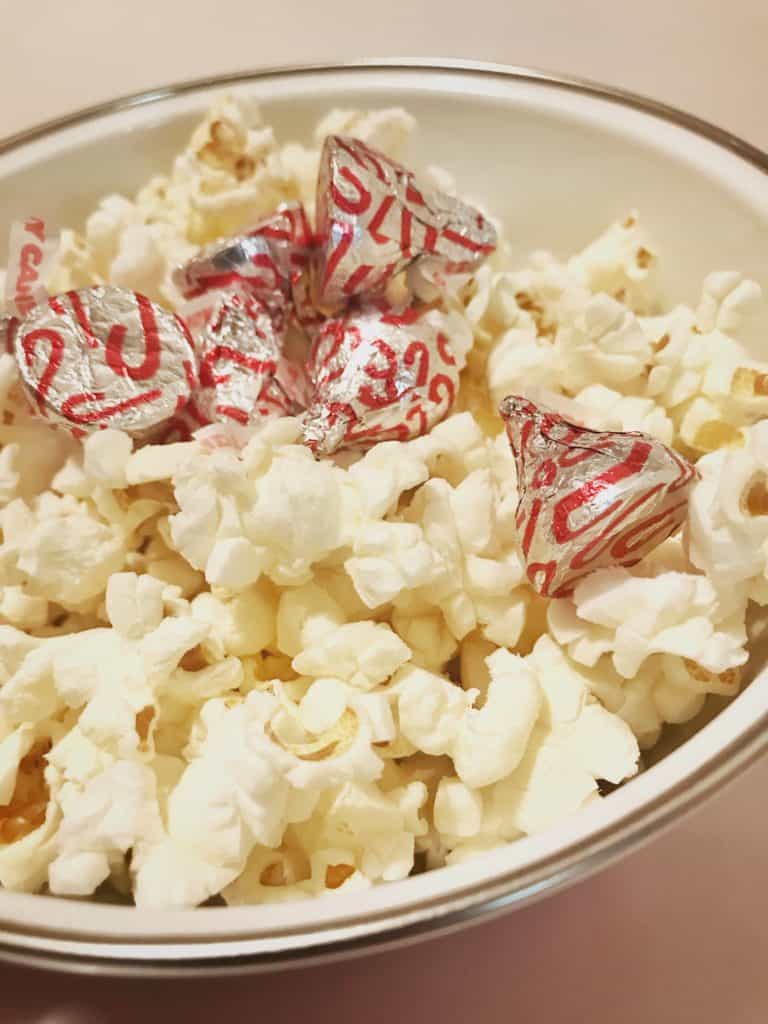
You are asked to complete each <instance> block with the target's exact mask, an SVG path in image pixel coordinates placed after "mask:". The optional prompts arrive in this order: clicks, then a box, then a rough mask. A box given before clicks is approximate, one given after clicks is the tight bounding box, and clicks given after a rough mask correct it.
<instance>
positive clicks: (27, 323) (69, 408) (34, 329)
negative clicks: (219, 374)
mask: <svg viewBox="0 0 768 1024" xmlns="http://www.w3.org/2000/svg"><path fill="white" fill-rule="evenodd" d="M13 347H14V353H15V356H16V361H17V363H18V366H19V372H20V375H21V379H22V381H23V384H24V386H25V388H26V390H27V392H28V395H29V397H30V400H31V402H32V404H33V406H34V407H35V408H36V409H37V410H38V411H40V412H41V413H42V414H43V415H44V416H46V417H47V418H48V419H50V420H51V421H53V422H55V423H59V424H62V425H65V426H67V427H69V429H70V430H71V431H72V432H73V433H74V434H75V435H76V436H79V435H82V434H86V433H91V432H93V431H95V430H99V429H103V428H105V427H114V428H116V429H119V430H124V431H126V433H128V434H131V435H132V436H134V437H136V438H145V437H147V436H149V435H150V434H151V433H152V431H153V430H155V429H156V428H157V427H158V426H159V425H160V424H162V423H163V422H164V421H166V420H168V419H170V418H171V417H172V416H173V415H174V413H176V412H177V411H178V410H179V409H180V408H182V407H183V406H184V405H185V404H186V403H187V401H188V400H189V397H190V395H191V393H192V389H193V387H194V386H195V383H196V379H197V360H196V356H195V353H194V349H193V344H192V339H191V337H190V335H189V331H188V330H187V327H186V325H185V324H184V322H183V321H182V320H181V319H180V318H179V317H177V316H175V315H174V314H173V313H169V312H168V311H167V310H165V309H163V308H162V307H161V306H158V305H157V304H156V303H154V302H151V301H150V300H149V299H147V298H146V297H145V296H143V295H139V294H138V293H136V292H132V291H127V290H126V289H123V288H116V287H113V286H103V287H96V288H82V289H80V290H78V291H72V292H67V293H66V294H63V295H58V296H55V297H54V298H51V299H49V300H48V301H47V303H46V304H45V305H42V306H37V307H35V308H34V309H33V310H32V311H31V312H30V313H29V315H28V316H27V317H25V319H24V320H22V321H21V322H20V323H19V325H18V327H17V329H16V332H15V338H14V340H13Z"/></svg>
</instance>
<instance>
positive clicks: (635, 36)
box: [0, 0, 768, 1024]
mask: <svg viewBox="0 0 768 1024" xmlns="http://www.w3.org/2000/svg"><path fill="white" fill-rule="evenodd" d="M0 13H2V15H3V18H2V28H3V31H4V43H5V45H4V47H3V59H2V62H1V63H0V83H2V86H3V90H2V95H3V99H2V103H0V135H7V134H9V133H11V132H15V131H18V130H20V129H22V128H24V127H27V126H28V125H30V124H32V123H34V122H38V121H41V120H45V119H48V118H50V117H54V116H56V115H59V114H62V113H64V112H66V111H69V110H73V109H75V108H77V107H80V106H83V105H85V104H90V103H94V102H97V101H99V100H102V99H106V98H108V97H110V96H116V95H119V94H121V93H125V92H128V91H133V90H138V89H144V88H148V87H151V86H154V85H158V84H164V83H168V82H172V81H174V80H178V79H184V78H192V77H199V76H204V75H210V74H214V73H216V72H221V71H233V70H241V69H246V68H251V67H258V66H265V65H269V64H281V63H292V62H293V63H295V62H301V61H324V60H335V59H350V60H351V59H355V58H359V57H363V56H395V55H398V56H408V55H411V56H415V55H420V56H424V55H437V54H441V55H448V56H460V57H467V58H481V59H486V60H496V61H503V62H508V63H517V64H532V65H536V66H539V67H544V68H549V69H557V70H562V71H567V72H571V73H573V74H578V75H584V76H588V77H591V78H594V79H599V80H603V81H606V82H611V83H613V84H617V85H621V86H624V87H626V88H630V89H634V90H636V91H640V92H644V93H646V94H648V95H651V96H654V97H656V98H658V99H662V100H665V101H666V102H669V103H672V104H675V105H678V106H681V107H684V108H686V109H688V110H690V111H692V112H694V113H696V114H698V115H700V116H703V117H705V118H708V119H710V120H713V121H716V122H718V123H719V124H721V125H722V126H723V127H726V128H728V129H730V130H731V131H733V132H735V133H736V134H740V135H742V136H744V137H745V138H747V139H749V140H750V141H751V142H753V143H755V144H757V145H760V146H763V147H765V148H768V117H766V114H765V109H766V107H765V104H766V96H767V95H768V3H767V2H766V0H733V2H731V3H728V4H726V3H722V2H717V0H637V2H634V3H628V2H626V0H612V2H606V0H559V2H558V0H533V2H532V3H530V4H528V5H523V4H521V3H520V2H517V3H516V2H514V0H473V2H472V3H471V4H465V3H460V2H458V0H389V2H388V3H379V4H377V5H374V4H372V3H370V2H369V3H364V2H362V0H359V2H357V3H354V2H352V0H326V2H325V3H322V2H319V0H304V2H302V0H280V2H279V3H276V4H267V3H266V2H265V0H220V2H219V3H216V4H214V3H201V2H200V0H185V2H182V0H157V2H154V3H149V2H147V0H134V2H130V0H129V2H125V0H101V2H100V3H96V2H95V0H58V2H56V3H53V2H50V0H40V2H38V3H36V4H31V3H30V4H22V3H18V2H14V3H13V4H11V0H0ZM767 790H768V762H766V761H763V762H762V763H761V764H760V765H759V766H757V767H756V768H755V769H753V770H752V771H751V772H750V773H749V774H748V775H747V776H746V777H744V778H743V779H742V780H740V781H739V782H738V783H737V784H736V785H734V786H732V787H731V788H729V789H728V790H727V791H726V792H725V793H724V794H722V795H721V796H720V797H719V798H717V799H716V800H715V801H714V802H712V803H711V804H710V805H708V807H706V808H705V809H704V810H703V811H700V812H698V813H697V814H695V815H694V816H692V817H691V818H689V819H688V820H687V821H686V822H684V823H683V824H682V825H681V826H680V827H678V828H677V829H676V830H674V831H673V832H672V833H670V834H668V835H667V836H665V837H663V838H662V839H660V840H658V841H657V842H655V843H654V844H652V845H651V846H650V847H648V848H646V849H645V850H643V851H641V852H640V853H638V854H635V855H634V856H632V857H631V858H629V859H628V860H626V861H624V862H622V863H621V864H620V865H618V866H616V867H614V868H612V869H610V870H609V871H606V872H604V873H603V874H601V875H600V876H598V877H597V878H595V879H593V880H591V881H589V882H587V883H585V884H583V885H581V886H579V887H578V888H576V889H573V890H571V891H570V892H568V893H565V894H563V895H560V896H558V897H556V898H553V899H550V900H547V901H545V902H543V903H541V904H539V905H537V906H534V907H531V908H528V909H526V910H524V911H521V912H520V913H517V914H513V915H511V916H508V917H506V918H504V919H502V920H500V921H497V922H495V923H493V924H490V925H484V926H481V927H478V928H476V929H474V930H472V931H470V932H468V933H463V934H462V935H458V936H454V937H451V938H447V939H441V940H439V941H436V942H431V943H427V944H423V945H421V946H419V947H417V948H414V949H410V950H403V951H399V952H395V953H389V954H385V955H381V956H377V957H374V958H369V959H364V960H358V961H353V962H350V963H348V964H343V965H336V966H328V967H324V968H318V969H314V970H312V971H309V972H305V973H303V974H295V973H289V974H283V975H277V976H272V977H264V978H261V977H259V978H252V979H240V980H224V981H221V982H217V983H213V982H208V981H199V982H195V983H187V984H186V985H182V986H179V985H171V984H168V983H163V984H147V983H137V982H109V981H107V982H104V981H96V980H91V979H87V978H86V979H79V978H65V977H62V976H46V977H44V976H41V975H37V974H35V973H33V972H29V971H22V970H20V969H16V968H0V1021H1V1022H2V1024H128V1022H131V1024H133V1022H135V1021H137V1020H140V1021H142V1022H143V1024H154V1022H155V1021H164V1022H166V1021H168V1022H172V1024H175V1022H176V1021H184V1022H185V1024H198V1022H199V1024H207V1022H210V1021H216V1020H218V1019H222V1020H223V1019H230V1020H251V1019H259V1018H262V1019H267V1018H268V1019H269V1021H270V1022H271V1024H281V1022H286V1024H293V1022H299V1021H305V1020H306V1021H309V1020H312V1021H315V1022H317V1024H325V1022H330V1021H331V1020H333V1021H334V1024H352V1022H364V1024H379V1022H381V1024H385V1022H386V1024H393V1022H403V1024H411V1022H412V1021H417V1020H418V1021H419V1022H426V1024H431V1022H432V1021H438V1020H439V1021H441V1022H444V1024H453V1022H457V1024H464V1022H470V1021H471V1022H473V1024H474V1022H477V1024H496V1022H499V1024H501V1022H504V1024H507V1022H508V1021H510V1020H515V1021H519V1022H521V1024H522V1022H525V1024H528V1022H532V1021H536V1022H537V1024H582V1022H586V1021H589V1022H590V1024H616V1022H620V1024H647V1022H649V1021H654V1022H657V1024H668V1022H669V1024H671V1022H674V1024H687V1022H694V1021H695V1022H696V1024H722V1022H723V1021H727V1022H728V1024H760V1022H763V1021H765V1020H768V971H767V970H766V950H765V947H766V944H765V924H764V922H765V919H766V914H767V913H768V895H767V894H768V884H766V867H767V866H768V815H766V811H765V793H766V791H767Z"/></svg>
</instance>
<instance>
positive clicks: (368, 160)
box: [315, 135, 496, 312]
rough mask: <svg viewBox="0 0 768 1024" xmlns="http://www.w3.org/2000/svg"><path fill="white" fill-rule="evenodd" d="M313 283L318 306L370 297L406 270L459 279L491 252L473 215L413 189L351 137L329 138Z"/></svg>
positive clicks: (402, 174)
mask: <svg viewBox="0 0 768 1024" xmlns="http://www.w3.org/2000/svg"><path fill="white" fill-rule="evenodd" d="M317 237H318V250H317V257H316V267H315V277H316V294H317V301H318V303H319V305H320V307H321V308H323V309H325V310H326V311H329V312H335V311H337V310H338V309H339V308H340V307H342V306H343V305H344V304H345V303H347V302H348V301H349V300H350V299H351V298H352V297H353V296H356V295H366V296H369V297H371V296H374V295H376V294H377V293H378V292H380V291H381V290H382V289H383V288H384V287H385V286H386V284H387V282H388V281H389V280H390V279H391V278H392V277H393V276H394V275H396V274H398V273H400V272H401V271H403V270H405V269H406V268H407V267H409V266H411V265H415V264H419V265H420V266H421V269H422V270H425V271H429V270H433V271H439V272H440V273H443V274H450V273H465V272H469V271H471V270H473V269H474V268H475V267H477V266H478V265H479V264H480V263H481V262H482V261H483V259H485V257H486V256H487V255H488V254H489V253H491V252H493V250H494V249H495V248H496V231H495V229H494V227H493V225H492V224H491V223H490V221H488V220H487V219H486V218H485V217H484V216H483V215H482V214H481V213H480V211H479V210H477V209H475V208H474V207H472V206H470V205H469V204H467V203H464V202H462V200H460V199H457V198H455V197H454V196H450V195H447V194H446V193H444V192H440V191H439V190H437V189H431V188H427V187H426V186H423V185H420V184H419V183H418V182H417V180H416V177H415V176H414V175H413V173H412V172H411V171H408V170H406V169H405V168H404V167H401V166H400V165H399V164H396V163H394V162H393V161H392V160H390V159H389V158H388V157H386V156H384V155H383V154H382V153H379V152H378V151H376V150H374V149H371V147H370V146H367V145H365V143H363V142H361V141H360V140H359V139H354V138H349V137H346V136H340V135H329V136H328V137H327V138H326V140H325V143H324V146H323V151H322V155H321V159H320V173H319V176H318V182H317Z"/></svg>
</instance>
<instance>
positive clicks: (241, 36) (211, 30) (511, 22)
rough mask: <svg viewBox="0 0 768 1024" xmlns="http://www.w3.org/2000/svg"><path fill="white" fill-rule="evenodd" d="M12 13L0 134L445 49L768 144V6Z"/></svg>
mask: <svg viewBox="0 0 768 1024" xmlns="http://www.w3.org/2000/svg"><path fill="white" fill-rule="evenodd" d="M0 13H2V15H3V17H2V20H1V21H0V25H2V33H3V42H4V46H3V57H2V62H0V82H2V84H3V86H4V88H3V99H2V102H1V103H0V135H7V134H9V133H10V132H14V131H17V130H19V129H20V128H23V127H25V126H26V125H29V124H31V123H32V122H35V121H41V120H45V119H47V118H50V117H53V116H55V115H57V114H61V113H63V112H65V111H67V110H73V109H75V108H77V107H80V106H83V105H85V104H90V103H94V102H96V101H97V100H101V99H105V98H107V97H110V96H117V95H120V94H121V93H125V92H130V91H134V90H138V89H145V88H148V87H150V86H155V85H160V84H166V83H168V82H172V81H177V80H179V79H184V78H195V77H199V76H201V75H209V74H214V73H216V72H221V71H235V70H242V69H245V68H252V67H257V66H263V65H267V64H286V63H297V62H302V61H325V60H339V59H342V60H344V59H346V60H352V59H356V58H360V57H366V56H368V57H370V56H385V55H386V56H434V55H442V56H454V57H472V58H478V59H484V60H495V61H502V62H506V63H512V64H531V65H535V66H539V67H544V68H548V69H554V70H559V71H567V72H571V73H573V74H578V75H583V76H587V77H590V78H595V79H601V80H603V81H606V82H611V83H613V84H615V85H621V86H624V87H626V88H630V89H634V90H636V91H639V92H644V93H647V94H648V95H651V96H655V97H657V98H659V99H663V100H666V101H667V102H668V103H672V104H675V105H677V106H681V107H684V108H686V109H688V110H690V111H692V112H693V113H697V114H699V115H701V116H703V117H706V118H709V119H711V120H713V121H717V122H718V123H720V124H721V125H723V127H726V128H729V129H730V130H732V131H733V132H735V133H736V134H740V135H743V136H744V137H746V138H748V139H749V140H750V141H752V142H754V143H756V144H758V145H762V146H763V147H764V148H768V117H766V116H765V102H766V92H767V90H766V86H767V85H768V62H767V60H766V57H767V55H768V3H766V0H731V2H723V0H531V2H530V3H522V2H521V0H471V2H465V0H379V2H377V3H373V2H372V0H278V2H275V3H271V2H269V0H218V2H212V0H154V2H152V0H55V2H54V0H38V2H34V3H33V2H30V3H23V2H21V0H0Z"/></svg>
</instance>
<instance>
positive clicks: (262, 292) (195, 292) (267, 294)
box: [173, 203, 312, 309]
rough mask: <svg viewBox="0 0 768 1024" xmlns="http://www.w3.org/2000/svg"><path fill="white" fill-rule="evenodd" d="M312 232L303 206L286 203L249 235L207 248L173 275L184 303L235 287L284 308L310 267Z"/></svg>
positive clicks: (269, 304)
mask: <svg viewBox="0 0 768 1024" xmlns="http://www.w3.org/2000/svg"><path fill="white" fill-rule="evenodd" d="M311 243H312V233H311V230H310V226H309V222H308V220H307V216H306V213H305V212H304V207H303V206H302V205H301V203H285V204H283V205H282V206H279V207H278V208H277V210H275V212H274V213H273V214H271V215H270V216H269V217H266V218H265V219H264V220H262V221H260V222H259V223H258V224H256V225H255V226H254V227H253V228H251V229H250V230H249V231H247V232H244V233H243V234H241V235H237V236H235V237H234V238H227V239H223V240H222V241H220V242H213V243H212V244H211V245H207V246H205V248H203V249H201V250H200V252H199V253H198V254H197V255H196V256H194V257H193V258H192V259H191V260H189V261H188V262H187V263H185V264H184V265H183V266H181V267H177V268H176V270H174V272H173V280H174V283H175V284H176V286H177V288H178V289H179V291H180V292H181V293H182V295H183V296H184V298H185V299H194V298H197V297H198V296H200V295H204V294H206V293H210V292H220V291H225V290H227V289H229V288H231V287H232V286H233V285H237V286H241V287H247V288H248V289H249V291H250V292H251V294H252V295H253V296H254V297H256V298H258V299H260V300H261V301H262V302H264V303H266V304H267V305H268V306H270V307H272V306H273V305H276V306H277V307H278V308H280V309H282V308H283V307H284V303H285V301H286V300H287V299H289V298H290V295H291V283H292V281H293V280H294V279H295V278H296V277H298V275H300V274H301V272H302V271H303V270H304V268H305V267H306V265H307V261H308V256H309V247H310V245H311Z"/></svg>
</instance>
